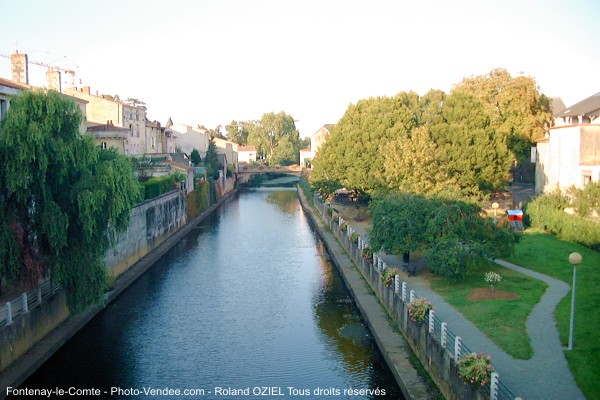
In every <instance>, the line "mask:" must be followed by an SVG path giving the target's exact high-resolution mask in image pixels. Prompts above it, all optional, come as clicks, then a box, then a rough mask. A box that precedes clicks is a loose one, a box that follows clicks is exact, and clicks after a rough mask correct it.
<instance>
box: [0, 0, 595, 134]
mask: <svg viewBox="0 0 600 400" xmlns="http://www.w3.org/2000/svg"><path fill="white" fill-rule="evenodd" d="M0 17H1V19H2V23H1V24H0V54H2V55H10V54H11V53H14V51H15V50H18V51H19V53H27V54H28V56H29V60H30V61H36V62H41V63H46V64H52V65H56V66H60V67H63V68H68V69H74V70H76V79H75V83H76V84H77V85H79V86H83V85H86V86H91V90H92V93H96V91H97V92H98V93H99V94H118V95H119V96H120V97H121V98H122V99H126V98H136V99H139V100H142V101H144V102H145V103H146V105H147V108H148V118H149V119H150V120H158V121H160V122H161V123H162V124H163V125H164V124H165V123H166V121H167V119H168V118H169V117H171V118H172V120H173V121H174V122H175V123H184V124H188V125H192V126H196V125H204V126H206V127H207V128H214V127H216V126H217V125H223V126H225V125H226V124H228V123H230V122H231V121H232V120H237V121H240V120H241V121H247V120H258V119H260V118H261V116H262V115H263V114H264V113H267V112H275V113H278V112H280V111H284V112H285V113H287V114H289V115H291V116H292V117H293V118H294V119H295V120H297V121H296V126H297V128H298V129H299V131H300V136H301V137H306V136H310V135H312V134H313V133H315V132H316V131H317V130H318V129H319V128H320V127H321V126H323V125H324V124H330V123H336V122H337V121H338V120H339V119H340V118H341V117H342V116H343V115H344V112H345V111H346V109H347V108H348V106H349V105H350V104H355V103H356V102H357V101H359V100H360V99H364V98H369V97H376V96H393V95H394V94H396V93H399V92H401V91H411V90H412V91H415V92H417V93H418V94H420V95H423V94H425V93H427V92H428V91H429V90H430V89H441V90H443V91H445V92H447V93H448V92H450V90H451V89H452V87H453V85H455V84H457V83H459V82H460V81H461V80H462V79H463V78H465V77H469V76H475V75H484V74H487V73H489V72H490V71H491V70H493V69H495V68H504V69H507V70H508V71H509V72H510V73H511V74H512V75H513V76H517V75H519V74H524V75H526V76H531V77H533V78H534V79H535V80H536V82H537V83H538V85H539V89H540V91H541V92H542V93H544V94H545V95H547V96H560V97H561V98H562V99H563V101H564V103H565V105H567V106H569V105H572V104H575V103H577V102H578V101H580V100H583V99H585V98H586V97H589V96H591V95H593V94H595V93H597V92H600V49H599V48H598V43H600V24H598V23H597V18H598V17H600V1H598V0H571V1H569V2H564V1H561V2H558V1H556V0H502V1H485V0H452V1H448V0H410V1H408V0H368V1H366V0H365V1H357V0H168V1H155V0H94V1H81V0H19V1H15V0H0ZM0 77H3V78H7V79H10V77H11V71H10V60H9V59H7V58H5V57H0ZM64 79H65V78H64ZM80 82H81V83H80ZM30 83H31V84H33V85H37V86H44V85H45V67H41V66H37V65H30Z"/></svg>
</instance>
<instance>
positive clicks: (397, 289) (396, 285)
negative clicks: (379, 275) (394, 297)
mask: <svg viewBox="0 0 600 400" xmlns="http://www.w3.org/2000/svg"><path fill="white" fill-rule="evenodd" d="M398 292H400V277H399V276H398V275H396V276H395V277H394V293H398Z"/></svg>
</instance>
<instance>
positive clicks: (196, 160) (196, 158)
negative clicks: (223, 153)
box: [190, 148, 202, 166]
mask: <svg viewBox="0 0 600 400" xmlns="http://www.w3.org/2000/svg"><path fill="white" fill-rule="evenodd" d="M190 160H192V163H194V166H198V165H200V162H201V161H202V159H201V158H200V153H199V152H198V150H197V149H195V148H194V149H193V150H192V152H191V153H190Z"/></svg>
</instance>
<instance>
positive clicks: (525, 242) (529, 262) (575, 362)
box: [507, 229, 600, 399]
mask: <svg viewBox="0 0 600 400" xmlns="http://www.w3.org/2000/svg"><path fill="white" fill-rule="evenodd" d="M574 251H576V252H578V253H580V254H581V255H582V256H583V262H582V263H581V264H580V265H579V266H578V267H577V283H576V284H577V290H576V295H575V303H576V304H575V334H574V338H575V340H574V349H573V350H571V351H568V350H566V351H565V354H566V357H567V360H568V362H569V367H570V368H571V372H572V373H573V376H574V377H575V381H576V382H577V385H578V386H579V387H580V388H581V390H582V391H583V393H584V394H585V396H586V397H587V398H588V399H600V380H599V379H598V377H600V357H599V355H600V253H599V252H597V251H594V250H591V249H588V248H586V247H583V246H579V245H577V244H575V243H571V242H566V241H562V240H559V239H557V238H555V237H554V236H552V235H549V234H546V233H544V232H542V231H539V230H534V229H528V230H527V231H526V232H525V233H524V235H523V237H522V239H521V241H520V243H519V244H518V245H517V247H516V252H515V255H514V256H512V257H510V258H508V259H507V261H510V262H512V263H514V264H519V265H522V266H524V267H526V268H529V269H532V270H534V271H538V272H541V273H543V274H546V275H549V276H552V277H554V278H556V279H560V280H561V281H564V282H567V283H568V284H569V285H571V284H572V282H573V269H572V268H571V266H570V264H569V262H568V257H569V254H571V253H572V252H574ZM570 312H571V296H570V295H567V296H565V297H564V298H563V299H562V301H561V302H560V303H559V304H558V307H557V308H556V312H555V318H556V321H557V325H558V331H559V333H560V338H561V341H562V343H563V345H565V347H566V345H567V342H568V338H569V323H570V322H569V321H570Z"/></svg>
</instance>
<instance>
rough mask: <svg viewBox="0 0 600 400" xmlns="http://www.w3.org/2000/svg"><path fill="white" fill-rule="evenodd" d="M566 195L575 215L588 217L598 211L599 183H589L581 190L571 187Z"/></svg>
mask: <svg viewBox="0 0 600 400" xmlns="http://www.w3.org/2000/svg"><path fill="white" fill-rule="evenodd" d="M568 194H569V197H570V198H571V204H572V206H573V207H575V209H576V210H577V215H579V216H581V217H590V216H591V215H592V212H593V211H595V212H596V213H598V212H599V211H600V182H589V183H588V184H587V185H585V186H584V187H583V189H580V188H576V187H575V186H571V187H570V188H569V190H568Z"/></svg>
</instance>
